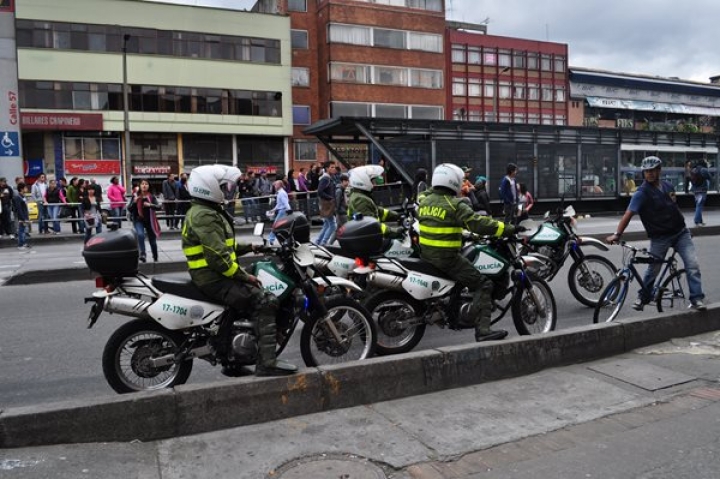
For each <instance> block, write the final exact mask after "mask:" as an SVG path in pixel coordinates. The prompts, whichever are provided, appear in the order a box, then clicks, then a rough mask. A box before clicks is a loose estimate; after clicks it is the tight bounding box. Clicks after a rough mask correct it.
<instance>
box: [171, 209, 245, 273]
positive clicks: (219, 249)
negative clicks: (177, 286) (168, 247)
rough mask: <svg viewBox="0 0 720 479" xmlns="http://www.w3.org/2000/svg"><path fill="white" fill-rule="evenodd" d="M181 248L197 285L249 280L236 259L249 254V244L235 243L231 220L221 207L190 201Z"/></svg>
mask: <svg viewBox="0 0 720 479" xmlns="http://www.w3.org/2000/svg"><path fill="white" fill-rule="evenodd" d="M182 248H183V253H185V257H186V258H187V260H188V269H189V270H190V276H191V277H192V280H193V282H194V283H195V284H197V285H198V286H203V285H206V284H211V283H215V282H218V281H221V280H224V279H237V280H240V281H244V280H246V279H247V278H248V273H247V272H246V271H245V270H244V269H242V268H241V267H240V265H238V262H237V258H238V256H242V255H244V254H246V253H249V252H250V251H252V245H249V244H243V243H240V244H238V243H236V242H235V228H234V227H233V224H232V219H231V218H230V217H229V216H228V215H227V213H225V211H224V210H223V208H222V205H219V204H214V203H210V202H206V201H202V200H197V199H193V200H192V203H191V208H190V209H189V210H188V212H187V214H186V215H185V222H184V224H183V229H182Z"/></svg>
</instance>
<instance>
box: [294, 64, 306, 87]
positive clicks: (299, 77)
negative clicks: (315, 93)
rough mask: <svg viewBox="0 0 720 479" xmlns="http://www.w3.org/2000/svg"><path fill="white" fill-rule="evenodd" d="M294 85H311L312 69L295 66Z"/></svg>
mask: <svg viewBox="0 0 720 479" xmlns="http://www.w3.org/2000/svg"><path fill="white" fill-rule="evenodd" d="M292 86H310V69H309V68H301V67H293V68H292Z"/></svg>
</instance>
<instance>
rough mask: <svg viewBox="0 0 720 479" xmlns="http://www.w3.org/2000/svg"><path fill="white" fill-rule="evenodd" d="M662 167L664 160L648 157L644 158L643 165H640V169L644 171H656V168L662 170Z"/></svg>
mask: <svg viewBox="0 0 720 479" xmlns="http://www.w3.org/2000/svg"><path fill="white" fill-rule="evenodd" d="M661 166H662V160H661V159H660V158H658V157H657V156H647V157H645V158H643V160H642V163H641V164H640V169H641V170H643V171H646V170H654V169H655V168H660V167H661Z"/></svg>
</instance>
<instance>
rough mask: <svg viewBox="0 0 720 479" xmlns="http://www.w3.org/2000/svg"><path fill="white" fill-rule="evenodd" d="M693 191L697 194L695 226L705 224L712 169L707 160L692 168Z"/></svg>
mask: <svg viewBox="0 0 720 479" xmlns="http://www.w3.org/2000/svg"><path fill="white" fill-rule="evenodd" d="M690 184H691V191H692V193H693V195H695V218H694V220H695V226H705V221H704V220H703V208H704V207H705V201H706V200H707V192H708V187H709V186H710V171H708V168H707V163H706V162H705V160H700V161H698V162H697V164H696V165H695V166H694V167H693V169H692V170H690Z"/></svg>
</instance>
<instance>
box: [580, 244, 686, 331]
mask: <svg viewBox="0 0 720 479" xmlns="http://www.w3.org/2000/svg"><path fill="white" fill-rule="evenodd" d="M620 246H622V247H623V248H624V251H623V265H622V268H620V270H619V271H618V272H617V274H616V275H615V278H613V279H612V280H611V281H610V283H608V286H607V287H606V288H605V290H604V291H603V293H602V294H601V295H600V299H599V301H598V304H597V306H596V307H595V313H594V314H593V322H594V323H600V322H610V321H612V320H614V319H615V318H616V317H617V316H618V314H620V310H621V309H622V307H623V304H624V303H625V298H627V294H628V290H629V289H630V283H632V281H633V279H635V280H637V281H638V283H640V284H643V278H642V276H641V275H640V273H639V272H638V270H637V268H635V265H636V264H654V265H659V266H658V267H661V268H662V271H661V273H660V274H659V275H658V276H657V277H656V279H655V282H654V284H653V289H652V293H651V296H650V297H651V298H652V300H651V301H650V303H653V302H654V303H655V306H656V307H657V310H658V312H659V313H662V312H663V311H667V310H671V309H673V308H685V309H687V307H688V305H689V300H690V298H689V295H688V294H686V291H685V286H684V285H686V284H687V273H686V271H685V270H684V269H678V264H677V257H676V256H677V250H675V248H672V254H671V255H670V256H669V257H668V258H666V259H663V258H658V257H656V256H653V255H652V254H651V253H650V251H648V250H647V248H642V249H640V248H636V247H634V246H631V245H629V244H627V243H625V242H624V241H623V242H621V243H620ZM638 254H642V255H644V256H641V257H638ZM662 265H665V266H664V267H662Z"/></svg>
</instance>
